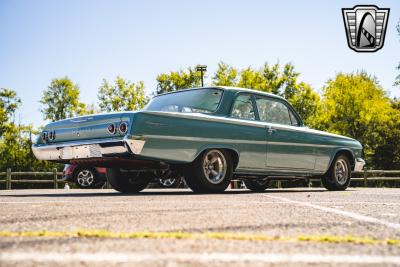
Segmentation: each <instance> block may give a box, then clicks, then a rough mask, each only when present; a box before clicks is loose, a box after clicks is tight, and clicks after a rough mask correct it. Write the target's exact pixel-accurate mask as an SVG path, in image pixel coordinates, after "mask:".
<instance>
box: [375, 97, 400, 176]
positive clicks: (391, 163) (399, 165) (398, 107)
mask: <svg viewBox="0 0 400 267" xmlns="http://www.w3.org/2000/svg"><path fill="white" fill-rule="evenodd" d="M391 106H392V108H393V111H392V113H391V118H390V121H389V122H388V125H387V130H386V131H383V133H382V135H383V136H382V138H383V139H384V142H382V144H380V145H378V147H377V148H376V151H375V154H374V158H373V165H374V166H376V167H377V168H382V169H390V170H399V169H400V99H396V98H395V99H392V100H391Z"/></svg>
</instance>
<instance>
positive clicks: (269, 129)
mask: <svg viewBox="0 0 400 267" xmlns="http://www.w3.org/2000/svg"><path fill="white" fill-rule="evenodd" d="M275 131H276V129H274V128H272V127H271V126H269V127H268V133H269V134H272V133H273V132H275Z"/></svg>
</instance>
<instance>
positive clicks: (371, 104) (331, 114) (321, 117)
mask: <svg viewBox="0 0 400 267" xmlns="http://www.w3.org/2000/svg"><path fill="white" fill-rule="evenodd" d="M396 114H397V111H396V110H395V109H394V108H393V107H392V105H391V102H390V99H389V98H388V97H387V96H386V93H385V91H384V90H383V88H382V87H381V86H380V85H379V83H378V81H377V80H376V78H374V77H371V76H369V75H368V74H366V73H364V72H359V73H356V74H344V73H339V74H338V75H337V76H336V77H335V78H334V79H331V80H328V82H327V84H326V86H325V87H324V88H323V100H322V105H321V112H320V113H319V114H318V116H317V118H316V123H315V125H316V126H317V127H318V128H320V129H323V130H327V131H329V132H333V133H338V134H342V135H345V136H350V137H353V138H355V139H357V140H358V141H360V142H361V143H362V144H363V146H364V153H365V156H366V158H367V160H369V162H370V163H371V162H373V160H372V159H373V157H374V155H375V153H376V149H377V148H378V147H379V146H382V145H384V144H385V143H386V142H387V140H386V138H385V136H388V135H391V133H392V129H393V127H394V123H395V115H396Z"/></svg>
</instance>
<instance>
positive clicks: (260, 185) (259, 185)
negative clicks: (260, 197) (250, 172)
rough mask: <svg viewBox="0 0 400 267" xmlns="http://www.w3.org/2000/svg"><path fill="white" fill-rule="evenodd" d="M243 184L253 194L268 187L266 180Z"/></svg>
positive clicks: (246, 181) (268, 182)
mask: <svg viewBox="0 0 400 267" xmlns="http://www.w3.org/2000/svg"><path fill="white" fill-rule="evenodd" d="M244 184H245V185H246V188H247V189H250V190H251V191H254V192H263V191H265V189H267V188H268V187H269V186H270V181H268V180H245V181H244Z"/></svg>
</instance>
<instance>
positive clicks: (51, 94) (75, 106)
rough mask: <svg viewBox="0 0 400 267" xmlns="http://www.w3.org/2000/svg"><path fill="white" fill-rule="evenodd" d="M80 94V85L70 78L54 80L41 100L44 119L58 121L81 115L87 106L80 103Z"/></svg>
mask: <svg viewBox="0 0 400 267" xmlns="http://www.w3.org/2000/svg"><path fill="white" fill-rule="evenodd" d="M79 93H80V91H79V87H78V85H77V84H75V83H73V82H72V81H71V80H70V79H69V78H68V77H64V78H59V79H53V80H52V81H51V83H50V85H49V86H48V88H47V89H46V90H44V91H43V95H42V98H41V100H40V103H41V104H42V108H41V112H42V113H43V118H44V119H45V120H50V121H57V120H62V119H66V118H69V117H73V116H77V115H79V110H82V109H83V107H84V106H85V104H83V103H81V102H79Z"/></svg>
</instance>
